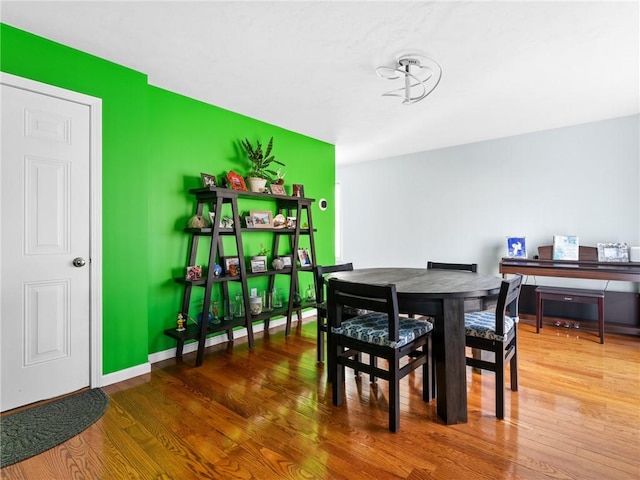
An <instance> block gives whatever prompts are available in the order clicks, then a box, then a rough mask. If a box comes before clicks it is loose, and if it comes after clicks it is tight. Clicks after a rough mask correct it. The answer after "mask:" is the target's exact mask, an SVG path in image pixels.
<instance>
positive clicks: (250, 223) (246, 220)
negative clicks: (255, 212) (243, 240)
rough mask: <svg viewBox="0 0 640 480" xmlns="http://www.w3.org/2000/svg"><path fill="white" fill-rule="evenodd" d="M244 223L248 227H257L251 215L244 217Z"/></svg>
mask: <svg viewBox="0 0 640 480" xmlns="http://www.w3.org/2000/svg"><path fill="white" fill-rule="evenodd" d="M244 223H245V225H246V226H247V228H255V225H254V223H253V217H252V216H251V215H249V216H246V217H244Z"/></svg>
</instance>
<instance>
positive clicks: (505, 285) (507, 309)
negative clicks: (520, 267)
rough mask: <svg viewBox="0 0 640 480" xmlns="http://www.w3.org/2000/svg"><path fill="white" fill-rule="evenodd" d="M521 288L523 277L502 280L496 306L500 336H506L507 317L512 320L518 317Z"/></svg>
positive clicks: (516, 276) (497, 327)
mask: <svg viewBox="0 0 640 480" xmlns="http://www.w3.org/2000/svg"><path fill="white" fill-rule="evenodd" d="M521 286H522V275H514V276H513V277H511V278H509V279H504V280H502V284H501V285H500V293H499V294H498V304H497V305H496V333H497V334H498V335H504V317H505V315H508V316H510V317H512V318H516V317H517V316H518V299H519V297H520V287H521Z"/></svg>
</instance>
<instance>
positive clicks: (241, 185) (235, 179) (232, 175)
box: [225, 170, 247, 192]
mask: <svg viewBox="0 0 640 480" xmlns="http://www.w3.org/2000/svg"><path fill="white" fill-rule="evenodd" d="M225 178H226V179H227V187H229V188H230V189H231V190H238V191H241V192H246V191H247V184H246V183H245V182H244V178H242V177H241V176H240V175H238V174H237V173H236V172H234V171H233V170H230V171H229V173H227V175H226V176H225Z"/></svg>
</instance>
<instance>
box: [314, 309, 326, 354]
mask: <svg viewBox="0 0 640 480" xmlns="http://www.w3.org/2000/svg"><path fill="white" fill-rule="evenodd" d="M317 318H318V320H317V323H318V325H317V332H316V335H317V340H316V356H317V360H318V363H323V362H324V331H325V327H324V318H322V317H321V316H320V315H318V317H317Z"/></svg>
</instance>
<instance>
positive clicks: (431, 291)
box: [329, 268, 501, 425]
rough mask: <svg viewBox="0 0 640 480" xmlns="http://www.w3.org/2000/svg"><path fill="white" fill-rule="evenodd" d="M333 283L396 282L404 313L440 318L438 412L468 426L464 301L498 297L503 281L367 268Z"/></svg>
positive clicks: (448, 272) (435, 332)
mask: <svg viewBox="0 0 640 480" xmlns="http://www.w3.org/2000/svg"><path fill="white" fill-rule="evenodd" d="M329 278H339V279H341V280H346V281H351V282H360V283H371V284H377V285H384V284H390V283H393V284H395V285H396V289H397V292H398V306H399V308H400V311H401V312H405V313H416V314H420V315H428V316H430V317H434V318H435V325H434V330H433V347H434V353H435V360H436V379H437V392H438V393H437V411H438V416H439V417H440V418H441V419H442V420H443V421H444V422H445V423H446V424H447V425H452V424H456V423H466V421H467V376H466V361H465V333H464V332H465V330H464V302H465V300H468V299H482V298H485V297H495V296H496V295H497V294H498V292H499V291H500V283H501V279H500V278H499V277H493V276H487V275H479V274H477V273H470V272H460V271H455V270H427V269H426V268H367V269H361V270H353V271H351V272H340V273H334V274H331V275H329Z"/></svg>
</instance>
